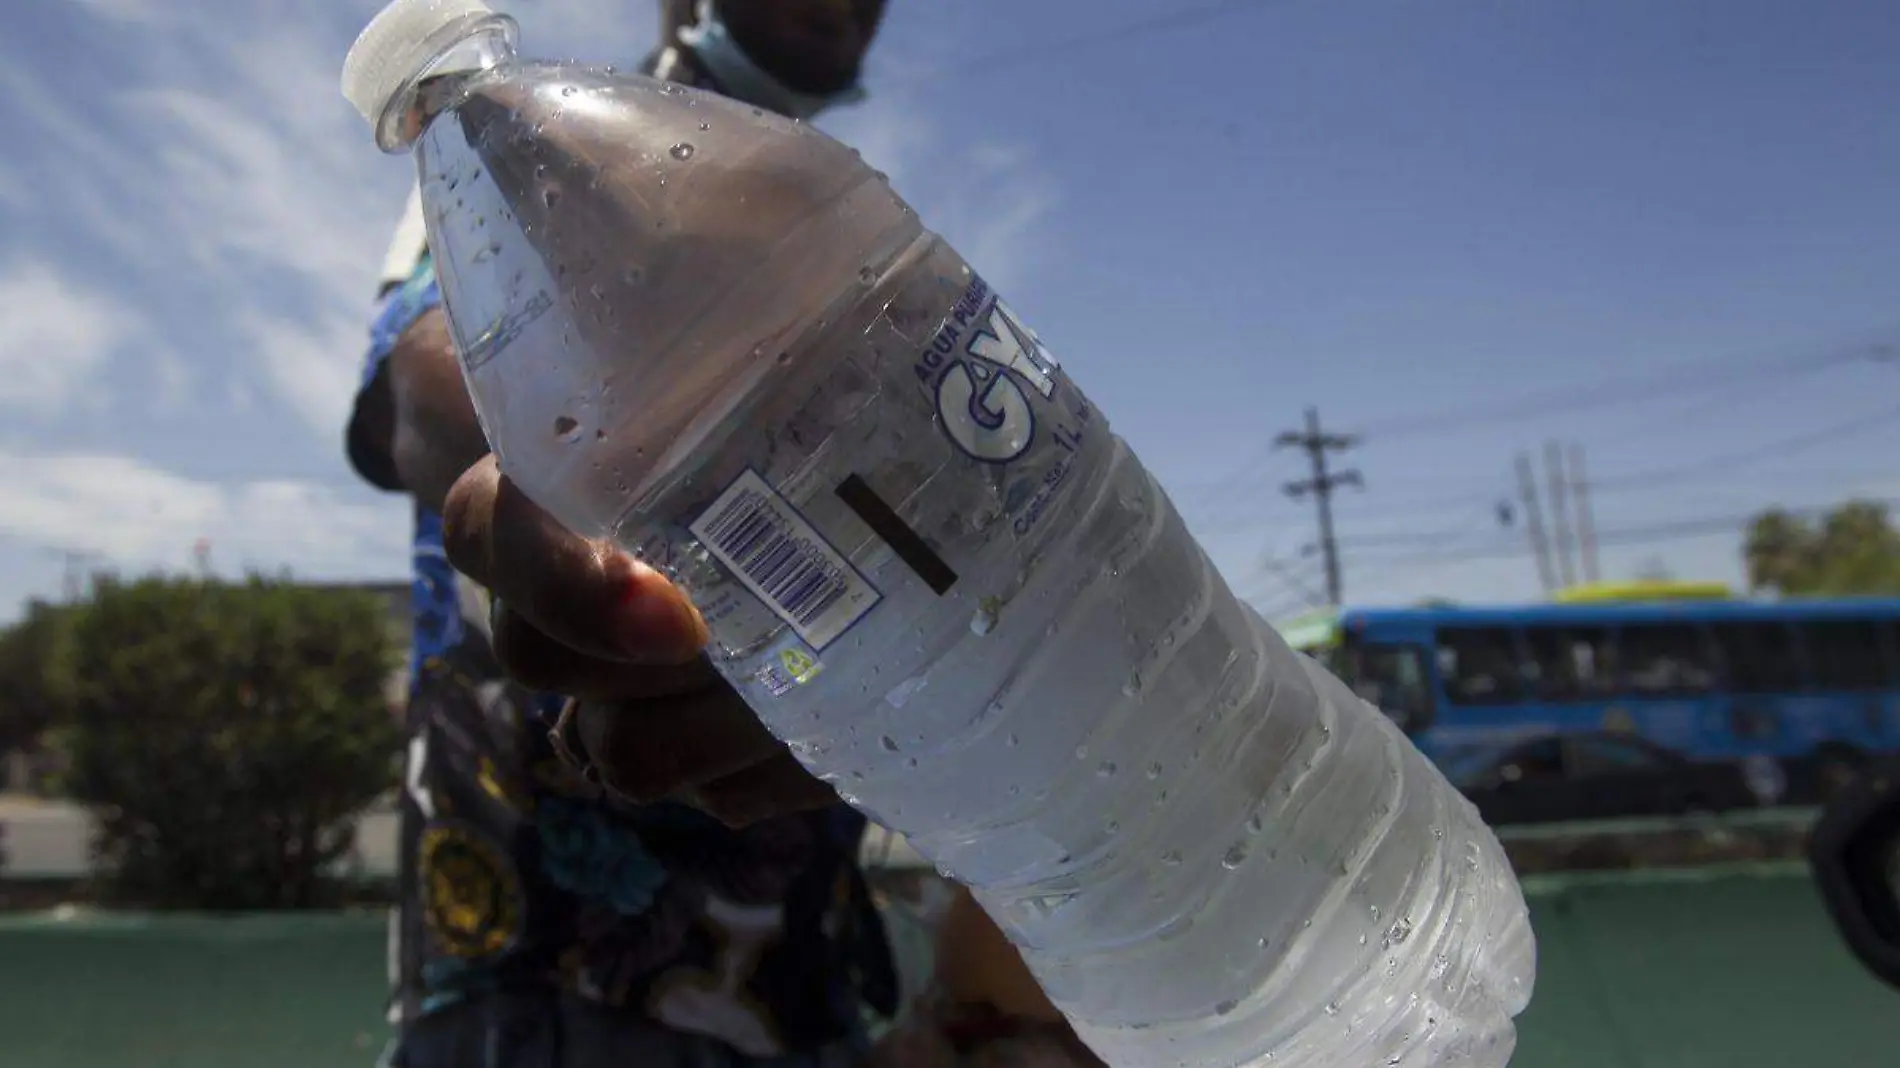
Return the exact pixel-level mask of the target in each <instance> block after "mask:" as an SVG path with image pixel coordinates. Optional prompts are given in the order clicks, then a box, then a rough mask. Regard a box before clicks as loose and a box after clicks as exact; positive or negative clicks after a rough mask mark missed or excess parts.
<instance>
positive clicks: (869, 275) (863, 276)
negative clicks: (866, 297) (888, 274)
mask: <svg viewBox="0 0 1900 1068" xmlns="http://www.w3.org/2000/svg"><path fill="white" fill-rule="evenodd" d="M858 281H859V282H860V283H862V284H864V285H867V286H868V285H870V284H872V283H874V282H876V281H877V272H876V271H873V270H872V269H870V268H869V267H860V268H858Z"/></svg>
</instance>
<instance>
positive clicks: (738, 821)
mask: <svg viewBox="0 0 1900 1068" xmlns="http://www.w3.org/2000/svg"><path fill="white" fill-rule="evenodd" d="M687 799H688V800H689V801H690V802H691V803H692V805H693V807H695V808H697V809H699V810H700V811H702V812H705V813H708V814H709V815H711V816H713V817H714V818H716V819H718V820H719V821H721V822H722V823H725V824H726V825H728V826H731V827H744V826H746V825H747V824H751V823H757V822H758V821H760V820H762V819H769V818H771V817H773V816H783V815H788V814H790V813H794V812H810V811H812V810H814V809H820V808H828V807H830V806H832V805H835V804H838V803H839V801H838V792H837V791H836V790H833V789H832V788H831V787H830V786H827V785H826V784H825V783H824V782H822V781H820V780H819V779H817V778H816V777H814V776H813V775H812V773H811V772H809V771H806V770H805V766H804V765H803V764H800V763H799V762H798V759H797V758H796V757H794V756H792V754H791V753H789V752H786V751H784V749H783V748H781V749H780V751H779V754H778V755H777V756H775V757H772V758H771V759H769V760H766V761H764V762H762V763H758V764H754V765H752V766H751V767H749V768H746V769H744V770H743V771H739V772H735V773H733V774H731V775H727V776H725V777H723V778H720V779H715V780H713V781H711V782H708V783H704V784H702V785H700V786H697V787H694V788H693V789H692V790H690V791H688V792H687Z"/></svg>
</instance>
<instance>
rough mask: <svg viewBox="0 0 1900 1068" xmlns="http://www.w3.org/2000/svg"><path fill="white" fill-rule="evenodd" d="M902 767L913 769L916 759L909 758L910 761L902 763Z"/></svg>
mask: <svg viewBox="0 0 1900 1068" xmlns="http://www.w3.org/2000/svg"><path fill="white" fill-rule="evenodd" d="M904 766H905V767H907V768H914V767H916V766H917V758H916V757H911V758H910V759H908V760H906V761H904Z"/></svg>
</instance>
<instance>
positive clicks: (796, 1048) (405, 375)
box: [347, 0, 1092, 1068]
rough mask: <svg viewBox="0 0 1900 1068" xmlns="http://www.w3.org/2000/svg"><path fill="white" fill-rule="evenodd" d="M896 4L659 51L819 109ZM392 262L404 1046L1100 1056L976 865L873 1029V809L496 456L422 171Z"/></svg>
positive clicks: (856, 1058)
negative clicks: (435, 244)
mask: <svg viewBox="0 0 1900 1068" xmlns="http://www.w3.org/2000/svg"><path fill="white" fill-rule="evenodd" d="M882 14H883V0H795V2H794V0H718V2H717V3H716V4H715V3H713V2H712V0H700V2H699V3H698V4H697V5H694V4H692V3H690V2H689V0H663V2H662V8H661V16H662V35H661V44H660V46H659V47H658V48H657V49H656V50H655V52H654V53H653V54H652V55H651V56H650V57H649V58H648V60H647V63H646V66H645V69H646V70H648V71H649V72H651V73H653V74H655V75H656V76H660V77H664V78H668V79H671V80H674V81H678V82H682V83H685V84H691V85H695V86H698V87H701V88H706V89H710V90H712V91H716V92H722V93H724V94H726V95H730V96H734V97H736V98H739V99H742V100H745V101H747V102H749V103H752V104H754V105H756V106H759V107H769V108H771V109H773V110H775V111H778V112H780V113H783V114H788V115H792V116H794V117H798V118H809V117H811V116H812V115H815V114H817V113H818V112H819V111H820V110H822V109H823V108H824V107H826V106H828V105H830V104H832V103H836V102H838V101H840V100H844V99H849V98H851V97H854V96H856V95H858V93H859V90H858V88H857V84H858V77H859V72H860V68H861V64H862V60H863V56H864V54H865V51H866V50H867V49H868V47H869V45H870V43H871V41H872V39H873V38H874V37H875V35H876V32H877V29H878V26H879V24H880V21H881V19H882ZM384 275H385V278H384V286H383V289H382V292H381V295H380V299H381V305H380V309H381V310H380V312H379V314H378V316H377V318H376V320H375V323H374V326H373V328H372V331H371V334H372V343H371V347H370V352H369V358H368V361H367V368H366V373H365V377H364V381H363V385H362V389H361V390H360V392H359V394H358V398H357V402H356V406H355V410H354V412H353V414H352V416H351V420H350V425H349V428H348V433H347V448H348V454H349V457H350V460H351V462H352V464H353V466H354V467H355V468H356V469H357V471H358V472H359V473H360V474H361V475H362V477H364V478H365V479H366V480H368V481H369V482H371V483H372V484H374V485H376V486H379V487H381V488H384V489H387V490H392V491H398V492H403V493H406V494H408V495H409V496H411V497H412V498H413V500H414V505H415V582H414V598H415V626H414V651H413V664H412V684H411V698H410V702H409V706H408V712H407V715H408V717H409V726H410V732H411V736H412V741H411V744H410V749H409V754H408V764H407V769H406V773H405V778H404V789H403V792H402V793H403V797H402V806H403V817H404V819H403V823H404V827H405V833H404V835H403V858H402V865H401V871H402V876H403V877H402V888H401V889H402V894H401V897H400V904H399V907H398V909H397V911H396V918H395V922H394V924H393V927H392V943H393V953H392V958H393V959H392V963H393V971H394V972H395V976H394V978H395V981H396V982H395V985H396V994H397V996H396V998H395V999H394V1002H395V1003H394V1005H393V1006H392V1016H393V1018H394V1019H395V1021H396V1023H397V1032H398V1033H397V1037H396V1039H395V1041H394V1043H393V1044H392V1047H391V1052H390V1054H389V1057H388V1061H389V1063H390V1064H391V1065H393V1066H399V1068H435V1066H437V1065H480V1066H488V1068H515V1066H517V1065H528V1064H533V1065H536V1066H542V1065H548V1066H554V1065H560V1066H573V1068H582V1066H591V1065H606V1064H623V1063H639V1064H643V1065H662V1066H663V1065H681V1066H685V1065H692V1066H695V1068H699V1066H705V1068H712V1066H723V1065H752V1064H757V1065H766V1064H770V1065H775V1066H787V1068H790V1066H802V1065H812V1066H831V1065H846V1064H853V1063H859V1064H865V1063H869V1064H889V1065H893V1066H895V1065H898V1064H920V1065H921V1064H926V1063H936V1064H954V1063H958V1062H959V1061H960V1060H967V1059H969V1058H970V1057H971V1056H976V1057H979V1058H981V1057H988V1058H990V1061H991V1062H992V1063H1002V1062H1001V1061H997V1060H996V1058H997V1057H1002V1058H1004V1059H1006V1060H1012V1062H1021V1063H1030V1062H1033V1063H1047V1064H1067V1063H1082V1064H1087V1063H1092V1058H1091V1057H1089V1056H1088V1055H1087V1052H1086V1050H1083V1049H1082V1048H1081V1047H1080V1045H1079V1043H1077V1042H1076V1040H1075V1038H1074V1036H1073V1034H1072V1033H1071V1032H1070V1031H1069V1029H1068V1028H1067V1025H1066V1024H1064V1023H1063V1022H1062V1021H1061V1017H1060V1016H1059V1014H1057V1013H1056V1012H1055V1010H1054V1009H1053V1008H1052V1007H1051V1006H1050V1005H1049V1003H1048V1001H1047V999H1046V998H1044V997H1043V996H1042V992H1041V990H1040V989H1039V988H1038V987H1037V986H1036V984H1035V982H1034V980H1033V979H1032V978H1031V977H1030V975H1029V973H1028V971H1027V969H1026V968H1025V967H1024V966H1023V963H1022V961H1021V958H1020V957H1019V956H1017V955H1016V953H1015V951H1014V950H1013V948H1011V947H1010V946H1009V944H1008V942H1007V941H1006V940H1005V939H1004V938H1003V936H1002V934H1001V933H1000V932H999V931H997V930H996V928H995V927H994V925H993V924H990V923H989V921H988V920H987V918H986V917H984V915H983V913H982V912H981V910H980V909H978V908H977V907H976V906H975V904H974V903H973V902H972V901H971V900H970V899H969V897H968V896H967V894H965V895H962V896H960V897H958V898H957V899H956V900H955V901H954V902H953V904H952V905H951V906H950V908H949V911H948V914H947V915H946V917H945V919H944V922H943V924H942V926H941V929H940V932H939V939H938V953H937V956H936V965H935V967H936V972H935V975H936V979H935V982H934V983H933V986H932V989H931V990H929V991H927V992H924V993H923V994H921V995H918V996H915V997H914V998H913V1000H914V1001H915V1002H916V1011H913V1012H910V1013H908V1014H907V1015H906V1016H905V1022H904V1025H903V1026H900V1027H899V1028H898V1029H897V1030H895V1031H894V1032H892V1034H891V1035H890V1036H889V1038H888V1039H887V1040H886V1041H885V1042H883V1043H882V1044H881V1045H880V1046H879V1048H878V1049H877V1050H875V1051H869V1052H868V1053H867V1051H866V1049H865V1040H864V1035H863V1030H862V1025H863V1011H862V1010H863V1009H864V1008H866V1007H868V1008H869V1009H870V1010H871V1011H873V1012H875V1013H877V1014H879V1015H882V1016H885V1017H887V1018H888V1017H890V1016H892V1015H893V1014H894V1013H895V1012H896V1011H897V1009H898V1007H899V1005H898V1003H899V998H900V996H901V992H900V991H898V990H897V986H896V983H897V980H896V972H895V969H894V968H893V966H892V962H891V953H890V947H889V945H888V943H887V941H886V939H885V937H884V931H883V928H882V926H881V924H880V922H879V918H878V916H877V912H876V908H875V905H874V902H873V900H872V896H871V894H870V892H869V890H868V888H867V886H866V883H865V880H864V877H863V875H862V873H861V872H860V871H859V870H858V868H857V866H856V861H855V850H856V846H857V844H858V840H859V837H860V835H861V833H862V831H863V828H864V821H863V819H862V817H860V816H858V815H857V814H856V813H854V812H853V811H852V810H850V809H849V808H847V807H845V806H843V805H842V804H841V803H840V802H839V800H838V798H837V796H836V794H835V793H833V792H832V791H831V790H830V789H829V788H828V787H826V786H825V785H824V784H822V783H820V782H818V781H817V780H815V779H813V778H812V777H811V776H810V775H809V774H807V773H806V772H805V770H804V769H803V768H802V767H801V766H800V765H799V764H798V763H797V762H796V760H794V759H793V757H792V756H791V754H790V753H789V752H788V751H787V750H786V749H785V747H784V746H783V745H781V744H780V743H778V742H777V741H776V740H775V739H773V738H772V737H771V736H770V735H769V734H768V733H767V732H766V731H765V730H764V728H763V727H762V726H761V725H760V724H759V723H758V721H757V720H756V719H755V718H754V717H753V716H752V715H751V713H750V712H749V711H748V710H747V709H746V708H745V706H744V704H743V703H742V702H741V701H740V700H739V698H738V696H737V695H736V694H735V693H734V692H733V691H732V689H731V688H730V687H728V686H726V685H725V683H724V682H723V681H721V680H720V679H719V677H718V676H717V674H716V673H715V672H714V671H713V670H712V668H711V667H710V665H709V663H708V661H707V660H706V658H705V656H704V655H703V646H704V644H705V642H706V640H707V633H706V630H705V626H704V623H703V622H702V621H701V620H700V619H699V617H698V615H697V613H696V612H695V611H694V610H693V608H692V606H691V604H690V603H689V602H688V601H687V599H686V598H685V597H684V595H683V594H682V593H681V592H680V591H679V590H677V589H676V588H674V587H672V586H671V585H670V584H668V583H667V582H666V580H665V579H663V578H662V577H661V576H660V575H659V574H658V573H656V572H654V571H653V570H651V569H649V568H647V567H645V566H644V565H642V564H640V563H639V562H638V561H636V560H634V559H632V558H631V557H629V556H628V555H626V554H625V553H622V552H620V551H618V550H616V549H614V548H613V547H611V546H608V545H604V544H594V543H589V542H586V541H584V540H582V539H579V538H577V537H576V536H574V535H572V534H570V533H569V532H567V531H565V530H563V529H561V528H560V527H559V526H558V525H557V524H555V523H554V522H553V520H551V519H550V518H549V517H547V516H546V515H545V514H544V513H542V512H540V510H539V509H537V508H536V507H535V506H534V505H533V504H532V503H530V502H528V501H527V500H526V499H525V498H524V497H522V496H521V495H520V494H519V493H518V492H517V491H515V490H514V489H513V488H512V487H511V486H510V485H509V483H508V482H507V480H506V479H505V478H503V477H501V475H500V473H499V471H498V469H497V467H496V465H495V461H494V458H493V457H492V456H491V455H489V450H488V445H487V442H486V441H485V439H484V437H483V435H482V431H481V428H480V425H479V423H478V422H477V420H476V417H475V414H474V411H473V408H472V405H471V403H470V401H469V398H468V395H467V392H466V389H465V387H464V385H463V382H462V379H461V374H460V371H459V368H458V366H457V363H456V360H455V354H454V347H453V342H452V340H451V337H450V335H449V332H448V327H447V323H446V321H445V319H444V317H443V314H442V311H441V309H440V307H439V293H438V291H437V289H436V286H435V283H434V278H433V271H432V268H431V264H430V260H429V256H428V253H427V250H426V248H425V247H424V241H423V238H422V228H421V225H420V211H419V202H418V201H417V200H416V199H415V198H414V197H413V196H412V198H411V201H410V205H409V212H408V214H407V215H406V216H405V219H404V222H403V225H402V226H401V228H400V229H399V232H398V236H397V239H396V242H395V244H394V246H393V247H392V251H391V255H390V257H389V259H388V261H387V263H386V267H385V272H384ZM556 694H559V695H565V696H564V697H554V696H551V695H556ZM867 1057H868V1058H869V1059H868V1060H867ZM1024 1058H1028V1060H1027V1061H1024Z"/></svg>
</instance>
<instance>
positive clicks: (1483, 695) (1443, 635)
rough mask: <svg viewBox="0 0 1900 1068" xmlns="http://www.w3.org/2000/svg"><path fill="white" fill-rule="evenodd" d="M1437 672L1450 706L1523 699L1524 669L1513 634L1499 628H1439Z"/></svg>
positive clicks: (1491, 703) (1501, 702) (1493, 703)
mask: <svg viewBox="0 0 1900 1068" xmlns="http://www.w3.org/2000/svg"><path fill="white" fill-rule="evenodd" d="M1438 673H1439V675H1440V676H1441V677H1442V678H1443V679H1444V681H1445V696H1446V697H1448V698H1450V700H1451V702H1452V703H1453V704H1460V705H1495V704H1509V703H1511V702H1513V701H1520V700H1523V697H1524V693H1523V690H1524V687H1523V669H1522V667H1521V665H1520V664H1519V662H1518V655H1517V642H1516V641H1515V640H1514V635H1513V634H1512V633H1511V632H1510V631H1508V630H1506V629H1504V628H1502V627H1440V628H1438Z"/></svg>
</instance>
